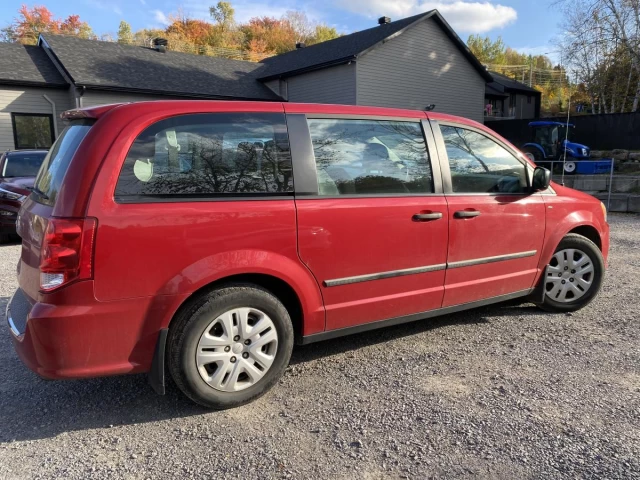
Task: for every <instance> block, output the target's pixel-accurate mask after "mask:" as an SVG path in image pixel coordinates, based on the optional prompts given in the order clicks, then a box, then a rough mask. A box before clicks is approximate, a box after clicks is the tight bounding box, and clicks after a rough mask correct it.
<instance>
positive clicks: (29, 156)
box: [2, 151, 47, 177]
mask: <svg viewBox="0 0 640 480" xmlns="http://www.w3.org/2000/svg"><path fill="white" fill-rule="evenodd" d="M46 155H47V152H46V151H42V152H28V153H27V152H14V153H8V154H7V157H6V159H5V162H4V167H3V168H2V176H3V177H35V176H36V175H37V174H38V170H40V165H42V161H43V160H44V157H45V156H46Z"/></svg>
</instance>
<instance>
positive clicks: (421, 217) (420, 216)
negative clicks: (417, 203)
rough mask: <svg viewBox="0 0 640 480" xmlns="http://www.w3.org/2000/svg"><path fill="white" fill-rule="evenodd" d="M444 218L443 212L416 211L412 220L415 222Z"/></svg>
mask: <svg viewBox="0 0 640 480" xmlns="http://www.w3.org/2000/svg"><path fill="white" fill-rule="evenodd" d="M441 218H442V213H440V212H433V213H416V214H415V215H414V216H413V217H411V220H413V221H414V222H429V221H431V220H440V219H441Z"/></svg>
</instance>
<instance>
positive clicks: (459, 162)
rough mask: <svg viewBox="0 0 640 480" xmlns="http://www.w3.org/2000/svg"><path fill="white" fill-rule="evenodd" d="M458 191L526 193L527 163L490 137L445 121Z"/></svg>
mask: <svg viewBox="0 0 640 480" xmlns="http://www.w3.org/2000/svg"><path fill="white" fill-rule="evenodd" d="M440 130H441V132H442V136H443V137H444V143H445V145H446V147H447V156H448V157H449V166H450V168H451V181H452V184H453V191H454V192H455V193H524V192H526V191H527V174H526V167H525V166H524V165H523V164H522V163H521V162H520V161H519V160H518V159H517V158H516V157H514V156H513V155H512V154H511V153H509V152H508V151H507V150H506V149H505V148H503V147H502V146H501V145H499V144H498V143H496V142H495V141H493V140H491V139H490V138H489V137H487V136H485V135H482V134H480V133H477V132H474V131H473V130H467V129H466V128H460V127H451V126H445V125H441V126H440Z"/></svg>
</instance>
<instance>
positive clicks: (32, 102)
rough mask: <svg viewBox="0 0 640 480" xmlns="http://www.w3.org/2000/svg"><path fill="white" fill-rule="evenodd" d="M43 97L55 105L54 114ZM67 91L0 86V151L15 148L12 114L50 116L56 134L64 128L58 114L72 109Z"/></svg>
mask: <svg viewBox="0 0 640 480" xmlns="http://www.w3.org/2000/svg"><path fill="white" fill-rule="evenodd" d="M43 95H46V96H47V97H49V98H50V99H51V100H52V101H53V102H54V103H55V104H56V108H55V112H53V111H52V107H51V104H50V103H49V102H47V101H46V100H45V99H44V97H43ZM73 106H74V105H73V103H72V100H71V97H70V95H69V91H68V90H62V89H54V88H36V87H13V86H11V87H9V86H0V151H5V150H12V149H14V148H15V145H14V141H13V125H12V124H11V114H12V113H45V114H52V115H53V118H54V121H55V122H56V127H57V129H58V133H60V132H61V131H62V130H63V128H64V121H63V120H62V119H61V118H60V113H62V112H64V111H65V110H68V109H70V108H73Z"/></svg>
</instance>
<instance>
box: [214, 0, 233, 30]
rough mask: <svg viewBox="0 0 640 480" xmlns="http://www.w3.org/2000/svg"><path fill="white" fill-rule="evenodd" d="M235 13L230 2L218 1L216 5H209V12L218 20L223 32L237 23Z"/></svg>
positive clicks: (217, 23) (217, 22)
mask: <svg viewBox="0 0 640 480" xmlns="http://www.w3.org/2000/svg"><path fill="white" fill-rule="evenodd" d="M235 13H236V11H235V10H234V9H233V7H232V6H231V4H230V3H229V2H218V3H217V4H216V5H215V6H214V7H209V14H210V15H211V18H213V19H214V20H215V22H216V25H217V26H218V27H219V29H220V31H221V33H223V34H224V32H227V31H229V30H231V29H232V28H233V27H234V25H235Z"/></svg>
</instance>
